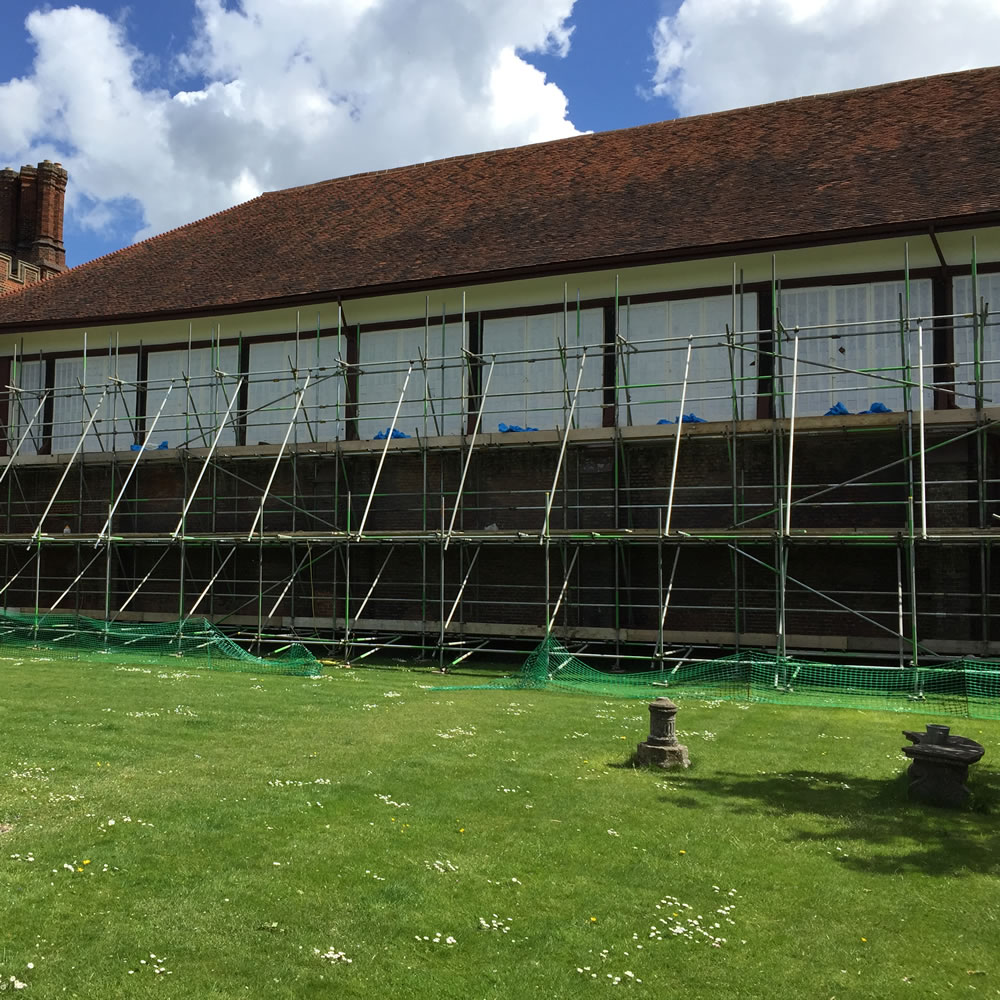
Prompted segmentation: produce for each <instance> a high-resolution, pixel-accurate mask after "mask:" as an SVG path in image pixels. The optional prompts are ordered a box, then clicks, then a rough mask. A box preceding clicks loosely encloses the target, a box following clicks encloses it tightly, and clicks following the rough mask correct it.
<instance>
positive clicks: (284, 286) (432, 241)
mask: <svg viewBox="0 0 1000 1000" xmlns="http://www.w3.org/2000/svg"><path fill="white" fill-rule="evenodd" d="M998 137H1000V68H998V67H994V68H989V69H977V70H970V71H966V72H962V73H952V74H946V75H942V76H936V77H927V78H923V79H918V80H910V81H905V82H903V83H894V84H887V85H884V86H880V87H869V88H865V89H861V90H854V91H845V92H842V93H838V94H827V95H823V96H819V97H807V98H799V99H797V100H792V101H784V102H780V103H777V104H769V105H762V106H760V107H755V108H749V109H742V110H737V111H726V112H720V113H716V114H711V115H702V116H699V117H695V118H685V119H676V120H672V121H666V122H660V123H657V124H653V125H645V126H640V127H638V128H632V129H625V130H621V131H617V132H605V133H599V134H594V135H585V136H579V137H576V138H572V139H562V140H558V141H554V142H547V143H540V144H537V145H532V146H522V147H518V148H514V149H503V150H498V151H495V152H489V153H478V154H474V155H471V156H461V157H454V158H451V159H447V160H438V161H435V162H431V163H425V164H418V165H415V166H408V167H401V168H397V169H394V170H387V171H378V172H373V173H367V174H358V175H354V176H351V177H341V178H337V179H334V180H329V181H323V182H321V183H318V184H312V185H309V186H307V187H299V188H291V189H288V190H284V191H275V192H271V193H267V194H264V195H261V196H260V197H258V198H255V199H253V200H252V201H249V202H246V203H245V204H242V205H237V206H236V207H235V208H231V209H229V210H227V211H224V212H220V213H218V214H216V215H212V216H209V217H208V218H206V219H201V220H200V221H198V222H193V223H191V224H190V225H187V226H183V227H181V228H180V229H176V230H173V231H171V232H168V233H164V234H162V235H160V236H156V237H153V238H152V239H149V240H146V241H145V242H143V243H139V244H136V245H135V246H131V247H128V248H126V249H124V250H120V251H117V252H115V253H113V254H109V255H108V256H106V257H102V258H99V259H98V260H94V261H91V262H89V263H87V264H82V265H80V266H79V267H76V268H73V269H72V270H70V271H67V272H66V273H65V274H62V275H59V276H57V277H54V278H51V279H49V280H48V281H46V282H44V283H42V284H39V285H34V286H32V287H30V288H26V289H24V290H22V291H18V292H15V293H12V294H10V295H6V296H2V297H0V330H2V329H4V328H6V329H10V328H12V327H25V326H42V325H45V326H52V327H58V326H67V325H71V324H72V325H76V324H78V323H81V322H87V323H94V322H101V321H111V320H120V319H125V318H132V317H142V316H152V315H157V314H176V313H197V312H209V311H219V310H223V309H229V308H234V307H241V306H247V305H254V304H256V305H266V304H276V303H279V302H283V301H284V302H293V301H296V300H301V301H308V300H310V299H315V298H317V297H318V296H324V297H328V298H336V296H337V295H338V294H342V293H343V294H351V293H355V294H356V293H359V292H364V293H366V294H375V293H378V292H379V291H384V290H389V289H398V288H401V287H407V286H410V287H423V286H428V285H433V284H438V285H440V284H442V283H445V282H447V283H448V284H461V283H462V282H463V281H472V280H478V279H480V278H482V277H484V276H496V277H502V276H513V275H515V274H523V273H531V272H546V271H556V270H565V269H567V267H586V266H592V265H595V264H598V263H602V264H603V263H606V264H608V265H609V266H615V265H616V264H625V263H628V262H631V261H637V260H642V259H656V258H657V257H661V258H669V257H673V256H683V255H689V256H690V255H694V254H711V253H713V252H719V251H723V250H725V251H727V252H728V251H729V250H730V249H732V250H733V251H734V252H735V250H738V249H739V247H740V246H743V247H751V246H763V245H768V244H773V243H775V242H777V241H788V240H794V239H797V238H799V239H800V238H803V237H807V236H825V237H829V238H836V237H837V236H838V235H841V236H842V235H845V234H852V235H853V234H858V235H863V234H864V231H866V230H868V231H870V232H871V233H876V232H878V231H883V230H886V229H888V228H891V227H894V226H902V225H905V224H912V225H913V228H914V229H916V228H917V227H918V225H919V224H920V223H925V222H932V221H952V222H955V221H963V220H964V221H973V220H988V219H991V218H994V217H1000V215H998V213H1000V141H998ZM71 180H72V178H71Z"/></svg>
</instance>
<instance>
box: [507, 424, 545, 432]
mask: <svg viewBox="0 0 1000 1000" xmlns="http://www.w3.org/2000/svg"><path fill="white" fill-rule="evenodd" d="M497 430H498V431H500V433H501V434H512V433H514V434H523V433H524V432H525V431H537V430H538V428H537V427H520V426H518V425H517V424H497Z"/></svg>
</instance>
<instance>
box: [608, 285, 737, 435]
mask: <svg viewBox="0 0 1000 1000" xmlns="http://www.w3.org/2000/svg"><path fill="white" fill-rule="evenodd" d="M735 319H736V323H735V330H736V334H737V336H736V338H735V348H734V349H733V350H732V351H730V348H729V345H728V343H727V338H726V329H727V327H728V328H730V329H732V328H733V299H732V296H730V295H716V296H710V297H706V298H694V299H673V300H670V301H665V302H644V303H641V304H636V305H623V306H621V307H620V309H619V313H618V332H619V335H620V336H621V338H622V341H621V349H620V350H619V352H618V376H617V378H618V413H619V416H618V419H619V422H621V423H632V424H655V423H657V422H658V421H659V420H672V421H675V420H677V418H678V416H679V415H680V405H681V395H682V394H683V396H684V412H685V413H693V414H694V415H695V416H697V417H700V418H701V419H702V420H731V419H732V417H733V403H734V400H733V395H734V391H735V397H736V399H735V403H736V406H737V412H738V415H739V417H740V418H744V417H752V416H755V415H756V411H755V406H754V404H753V403H752V402H750V403H748V400H751V401H752V400H753V398H754V397H755V395H756V392H757V367H756V365H755V356H754V354H753V352H752V351H750V350H740V349H739V348H740V347H742V346H745V347H754V346H755V342H754V341H753V340H747V341H745V342H744V338H743V337H742V336H740V335H741V334H742V333H743V331H745V330H751V331H753V330H755V329H756V327H757V296H756V294H755V293H752V292H751V293H748V294H744V295H742V296H741V297H740V298H739V299H738V300H737V304H736V317H735ZM689 343H690V345H691V361H690V364H688V344H689ZM685 369H687V385H686V388H685V384H684V372H685Z"/></svg>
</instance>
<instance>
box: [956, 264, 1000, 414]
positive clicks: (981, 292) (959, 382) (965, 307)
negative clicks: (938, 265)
mask: <svg viewBox="0 0 1000 1000" xmlns="http://www.w3.org/2000/svg"><path fill="white" fill-rule="evenodd" d="M976 291H977V297H978V299H979V301H978V302H977V303H975V311H976V312H977V313H978V312H980V311H981V310H982V307H983V303H984V302H985V304H986V308H987V310H988V315H987V318H986V326H985V328H984V329H983V343H982V356H981V358H980V360H981V361H982V380H983V400H984V402H985V404H986V405H987V406H995V405H997V404H998V403H1000V274H981V275H979V276H978V279H977V288H976ZM954 293H955V306H954V308H955V313H956V314H958V313H970V314H971V313H972V312H973V302H972V278H971V277H969V276H966V277H962V278H955V283H954ZM975 358H976V354H975V333H974V327H973V323H972V319H971V315H970V317H969V318H968V319H957V320H956V321H955V403H956V405H958V406H975V405H976V384H975V383H976V370H975Z"/></svg>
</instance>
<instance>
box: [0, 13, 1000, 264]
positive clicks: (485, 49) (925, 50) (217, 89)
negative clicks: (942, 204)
mask: <svg viewBox="0 0 1000 1000" xmlns="http://www.w3.org/2000/svg"><path fill="white" fill-rule="evenodd" d="M16 9H17V11H18V14H17V15H14V16H12V12H11V11H10V10H9V9H8V10H7V11H6V12H5V13H6V14H7V17H6V19H5V31H4V32H3V34H2V35H0V67H2V69H0V108H2V109H3V110H2V112H0V165H11V166H14V167H15V168H17V167H18V166H20V165H21V164H23V163H34V162H37V161H38V160H40V159H43V158H46V157H48V158H51V159H58V160H61V161H62V162H63V163H64V165H65V166H66V167H67V169H68V171H69V174H70V189H69V193H68V199H67V214H66V233H65V242H66V246H67V259H68V262H69V263H70V264H77V263H81V262H83V261H85V260H88V259H91V258H93V257H95V256H99V255H101V254H104V253H108V252H110V251H112V250H115V249H118V248H119V247H122V246H125V245H128V244H129V243H130V242H133V241H134V240H136V239H143V238H146V237H148V236H151V235H155V234H156V233H158V232H163V231H164V230H166V229H170V228H173V227H175V226H178V225H183V224H184V223H186V222H190V221H193V220H195V219H198V218H201V217H203V216H205V215H208V214H210V213H212V212H215V211H219V210H221V209H224V208H227V207H229V206H231V205H233V204H236V203H238V202H240V201H243V200H246V199H247V198H250V197H254V196H255V195H257V194H259V193H260V192H261V191H264V190H272V189H275V188H281V187H289V186H293V185H296V184H303V183H310V182H313V181H317V180H322V179H324V178H327V177H332V176H337V175H339V174H345V173H354V172H357V171H360V170H371V169H381V168H386V167H391V166H397V165H401V164H404V163H413V162H419V161H422V160H428V159H435V158H438V157H441V156H451V155H456V154H460V153H465V152H474V151H478V150H482V149H490V148H497V147H502V146H510V145H518V144H521V143H527V142H534V141H540V140H545V139H552V138H560V137H563V136H569V135H573V134H575V133H578V132H583V131H591V130H594V131H603V130H606V129H614V128H625V127H628V126H632V125H638V124H643V123H646V122H650V121H658V120H661V119H664V118H670V117H675V116H677V115H679V114H697V113H703V112H710V111H716V110H721V109H723V108H730V107H739V106H743V105H748V104H754V103H762V102H766V101H772V100H780V99H783V98H788V97H794V96H799V95H802V94H809V93H821V92H825V91H830V90H838V89H845V88H849V87H855V86H864V85H868V84H873V83H882V82H886V81H889V80H894V79H904V78H906V77H912V76H919V75H926V74H929V73H933V72H945V71H950V70H957V69H964V68H969V67H972V66H977V65H988V64H991V63H993V62H995V61H996V56H995V53H996V52H998V51H1000V6H998V4H997V3H996V0H663V2H660V0H619V2H618V3H614V2H610V0H490V2H489V3H483V2H482V0H280V2H279V0H175V2H172V3H153V2H145V3H142V4H134V5H132V6H123V5H122V4H120V3H108V2H104V0H95V2H90V3H87V2H86V0H81V2H80V3H79V4H78V5H75V6H69V5H60V4H58V3H52V2H49V3H46V4H45V5H44V6H43V5H41V4H38V5H35V4H33V3H31V2H30V0H29V2H28V3H21V4H17V5H16ZM915 53H919V54H920V57H919V59H917V58H915V56H914V54H915Z"/></svg>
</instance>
